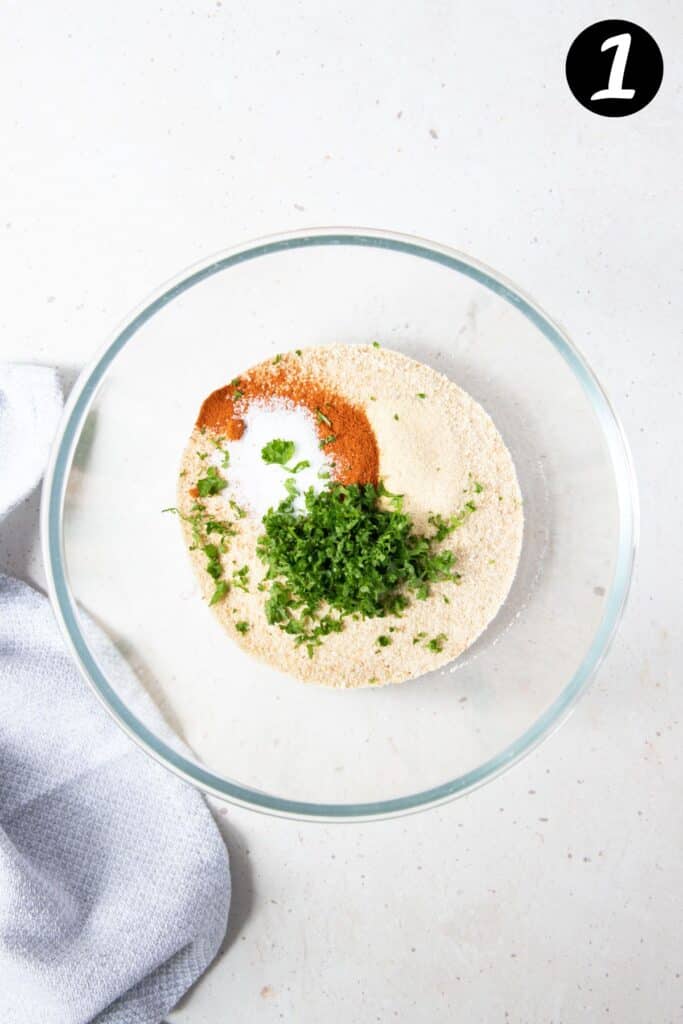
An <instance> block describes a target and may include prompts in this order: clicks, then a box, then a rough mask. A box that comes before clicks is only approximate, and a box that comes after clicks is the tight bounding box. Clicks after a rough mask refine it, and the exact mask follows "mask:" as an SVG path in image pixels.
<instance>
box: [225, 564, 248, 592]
mask: <svg viewBox="0 0 683 1024" xmlns="http://www.w3.org/2000/svg"><path fill="white" fill-rule="evenodd" d="M230 582H231V583H232V585H233V587H236V588H237V590H243V591H244V592H245V594H248V593H249V566H248V565H243V566H242V568H241V569H235V571H234V572H233V574H232V577H231V580H230Z"/></svg>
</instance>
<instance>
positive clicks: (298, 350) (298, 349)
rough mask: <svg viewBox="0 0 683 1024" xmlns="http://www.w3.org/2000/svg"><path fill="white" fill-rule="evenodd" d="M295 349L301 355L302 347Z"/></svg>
mask: <svg viewBox="0 0 683 1024" xmlns="http://www.w3.org/2000/svg"><path fill="white" fill-rule="evenodd" d="M294 351H295V352H296V354H297V355H298V356H300V355H301V349H300V348H295V349H294Z"/></svg>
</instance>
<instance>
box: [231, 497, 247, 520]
mask: <svg viewBox="0 0 683 1024" xmlns="http://www.w3.org/2000/svg"><path fill="white" fill-rule="evenodd" d="M230 508H231V509H232V510H233V512H234V513H235V515H236V516H237V518H238V519H244V518H245V516H246V514H247V513H246V512H245V510H244V509H243V508H242V506H241V505H238V504H237V502H236V501H235V499H234V498H231V499H230Z"/></svg>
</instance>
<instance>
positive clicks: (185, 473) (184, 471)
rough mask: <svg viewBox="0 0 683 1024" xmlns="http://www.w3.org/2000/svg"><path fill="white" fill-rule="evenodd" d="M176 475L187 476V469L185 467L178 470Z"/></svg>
mask: <svg viewBox="0 0 683 1024" xmlns="http://www.w3.org/2000/svg"><path fill="white" fill-rule="evenodd" d="M178 476H179V477H184V476H187V470H186V469H181V470H180V472H179V473H178Z"/></svg>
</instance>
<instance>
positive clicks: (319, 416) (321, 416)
mask: <svg viewBox="0 0 683 1024" xmlns="http://www.w3.org/2000/svg"><path fill="white" fill-rule="evenodd" d="M315 415H316V417H317V419H318V423H324V424H325V426H326V427H331V426H332V420H331V419H329V418H328V417H327V416H326V415H325V413H324V412H321V411H320V409H316V410H315Z"/></svg>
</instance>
